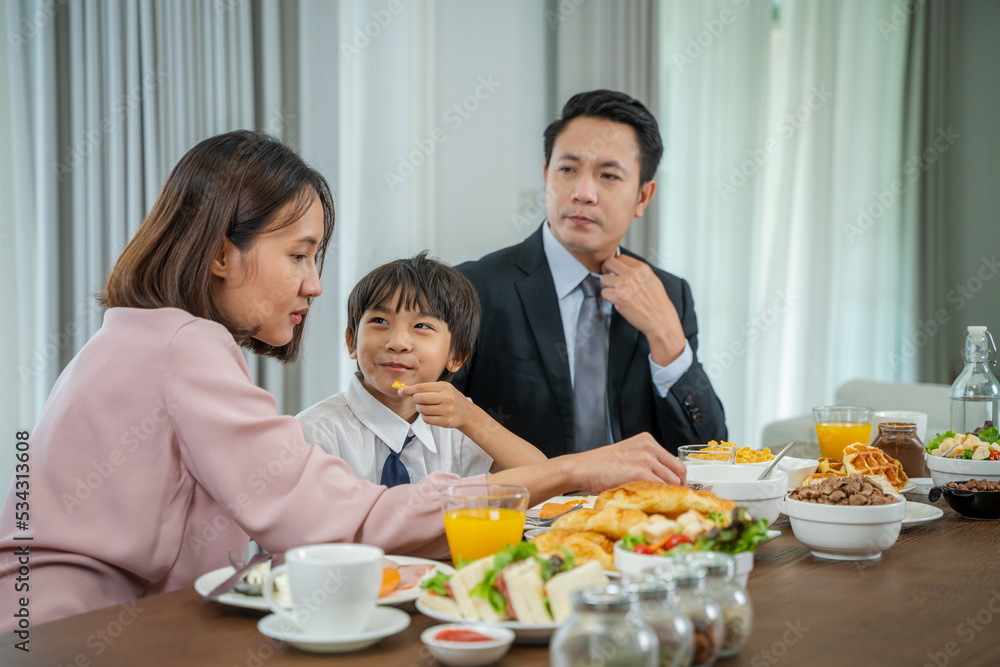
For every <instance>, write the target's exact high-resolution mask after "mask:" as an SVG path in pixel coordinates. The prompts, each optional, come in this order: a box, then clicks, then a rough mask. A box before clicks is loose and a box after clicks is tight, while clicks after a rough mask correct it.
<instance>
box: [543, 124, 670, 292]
mask: <svg viewBox="0 0 1000 667" xmlns="http://www.w3.org/2000/svg"><path fill="white" fill-rule="evenodd" d="M542 174H543V175H544V177H545V213H546V215H548V218H549V227H550V228H551V229H552V234H553V235H554V236H555V237H556V239H557V240H558V241H559V242H560V243H561V244H562V245H563V246H564V247H565V248H566V249H567V250H569V252H570V253H571V254H572V255H573V256H574V257H576V258H577V259H578V260H579V261H580V262H581V263H582V264H584V265H586V266H587V267H588V268H589V269H590V270H591V271H594V272H600V265H601V263H602V262H604V260H606V259H608V258H610V257H614V255H615V251H616V250H617V248H618V245H619V244H620V243H621V240H622V237H623V236H625V232H626V231H628V228H629V225H630V224H632V220H633V218H636V217H641V216H642V213H643V211H644V210H645V208H646V206H647V205H648V204H649V202H650V200H651V199H652V198H653V192H654V191H655V190H656V183H655V182H654V181H650V182H648V183H646V184H645V185H643V187H642V188H640V187H639V142H638V141H637V140H636V136H635V130H633V129H632V127H631V126H629V125H625V124H624V123H615V122H613V121H610V120H604V119H601V118H589V117H584V116H581V117H578V118H574V119H573V120H571V121H570V122H569V124H567V125H566V127H565V128H563V131H562V133H561V134H560V135H559V136H558V137H557V138H556V141H555V144H554V145H553V147H552V155H551V157H550V159H549V163H548V164H547V165H545V167H544V168H543V170H542Z"/></svg>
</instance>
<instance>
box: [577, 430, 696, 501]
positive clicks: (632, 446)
mask: <svg viewBox="0 0 1000 667" xmlns="http://www.w3.org/2000/svg"><path fill="white" fill-rule="evenodd" d="M570 458H572V459H573V464H572V466H573V469H574V477H575V478H576V481H577V482H578V483H579V487H580V488H582V489H584V490H585V491H587V492H590V493H599V492H601V491H603V490H605V489H610V488H612V487H615V486H619V485H621V484H625V483H627V482H633V481H635V480H647V481H651V482H667V483H669V484H684V481H685V479H686V478H687V470H686V469H685V468H684V464H683V463H681V462H680V461H679V460H678V459H677V457H676V456H674V455H673V454H671V453H670V452H668V451H667V450H665V449H664V448H663V447H661V446H660V444H659V443H658V442H656V440H654V439H653V436H651V435H650V434H649V433H640V434H639V435H636V436H632V437H631V438H628V439H627V440H622V441H621V442H617V443H615V444H613V445H608V446H607V447H600V448H598V449H593V450H591V451H589V452H582V453H579V454H571V455H570Z"/></svg>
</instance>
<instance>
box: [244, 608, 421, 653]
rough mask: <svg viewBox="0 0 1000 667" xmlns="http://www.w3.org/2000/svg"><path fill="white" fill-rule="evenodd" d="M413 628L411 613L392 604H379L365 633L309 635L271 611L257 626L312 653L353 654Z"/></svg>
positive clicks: (262, 630) (262, 631)
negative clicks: (336, 635)
mask: <svg viewBox="0 0 1000 667" xmlns="http://www.w3.org/2000/svg"><path fill="white" fill-rule="evenodd" d="M408 627H410V615H409V614H407V613H406V612H405V611H402V610H400V609H394V608H392V607H376V609H375V613H374V614H372V618H371V620H370V621H368V626H367V627H366V628H365V630H364V632H361V633H358V634H356V635H348V636H346V637H337V638H336V639H333V638H330V637H326V636H323V635H315V634H314V635H308V634H305V633H303V632H302V631H301V630H299V629H298V628H297V627H295V626H294V625H292V624H291V623H290V622H288V621H287V620H285V619H284V618H281V617H279V616H277V615H276V614H268V615H267V616H265V617H264V618H262V619H260V620H259V621H257V629H258V630H260V632H261V633H262V634H264V635H267V636H268V637H270V638H272V639H279V640H281V641H283V642H287V643H289V644H291V645H292V646H294V647H295V648H297V649H299V650H300V651H308V652H309V653H350V652H351V651H360V650H361V649H363V648H368V647H369V646H371V645H372V644H374V643H375V642H377V641H379V640H380V639H385V638H386V637H388V636H390V635H394V634H396V633H398V632H402V631H403V630H405V629H406V628H408Z"/></svg>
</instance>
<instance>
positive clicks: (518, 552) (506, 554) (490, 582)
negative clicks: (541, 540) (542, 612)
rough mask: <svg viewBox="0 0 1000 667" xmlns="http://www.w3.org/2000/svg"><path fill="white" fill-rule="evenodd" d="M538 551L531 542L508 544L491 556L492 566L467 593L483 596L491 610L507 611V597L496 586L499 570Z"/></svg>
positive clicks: (499, 612)
mask: <svg viewBox="0 0 1000 667" xmlns="http://www.w3.org/2000/svg"><path fill="white" fill-rule="evenodd" d="M537 553H538V547H537V546H535V545H534V544H532V543H531V542H521V543H520V544H513V545H512V544H508V545H507V546H506V547H504V548H503V549H501V550H500V552H499V553H497V555H496V556H494V557H493V567H491V568H490V569H489V570H487V571H486V576H485V577H484V578H483V580H482V581H480V582H479V583H478V584H476V585H475V586H474V587H473V588H472V590H471V591H469V595H475V596H476V597H480V598H483V599H484V600H486V601H487V602H489V603H490V606H491V607H493V610H494V611H496V612H497V613H498V614H503V613H505V612H506V611H507V599H506V598H504V596H503V593H501V592H500V590H499V589H497V587H496V582H497V577H498V576H500V572H501V571H502V570H503V569H504V568H505V567H507V566H508V565H510V564H511V563H516V562H517V561H521V560H527V559H528V558H531V557H532V556H534V555H535V554H537Z"/></svg>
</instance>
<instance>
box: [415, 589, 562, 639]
mask: <svg viewBox="0 0 1000 667" xmlns="http://www.w3.org/2000/svg"><path fill="white" fill-rule="evenodd" d="M417 611H419V612H420V613H421V614H423V615H425V616H430V617H431V618H433V619H435V620H438V621H444V622H445V623H469V622H470V621H469V620H468V619H465V618H462V617H460V616H449V615H448V614H442V613H440V612H438V611H434V610H432V609H428V608H427V607H426V606H424V604H423V602H422V598H418V599H417ZM475 624H476V625H485V626H487V627H496V628H508V629H510V630H513V631H514V643H515V644H547V643H548V641H549V640H550V639H551V638H552V633H554V632H555V631H556V630H558V629H559V625H560V624H559V623H543V624H541V625H529V624H527V623H518V622H517V621H495V622H492V623H490V622H487V621H475Z"/></svg>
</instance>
